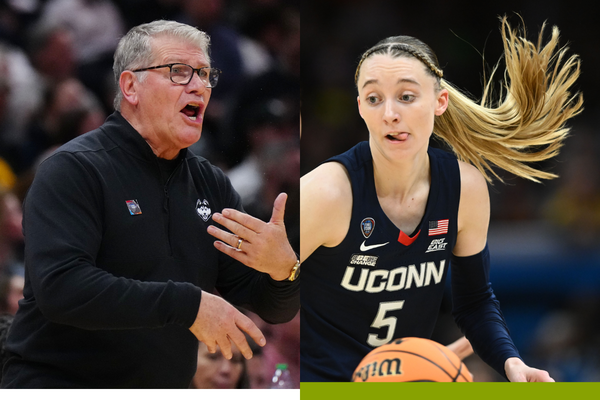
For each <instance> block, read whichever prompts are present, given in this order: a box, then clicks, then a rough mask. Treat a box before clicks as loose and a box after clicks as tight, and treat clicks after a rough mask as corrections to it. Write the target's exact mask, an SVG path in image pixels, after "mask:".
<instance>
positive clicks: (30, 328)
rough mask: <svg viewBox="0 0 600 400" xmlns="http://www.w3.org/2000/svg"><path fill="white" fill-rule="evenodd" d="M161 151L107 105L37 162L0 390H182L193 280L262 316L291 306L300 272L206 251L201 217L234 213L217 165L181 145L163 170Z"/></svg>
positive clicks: (197, 298) (272, 318) (197, 292)
mask: <svg viewBox="0 0 600 400" xmlns="http://www.w3.org/2000/svg"><path fill="white" fill-rule="evenodd" d="M159 161H160V160H159V159H158V158H157V157H156V156H155V155H154V153H153V152H152V150H151V148H150V146H149V145H148V144H147V143H146V141H145V140H144V139H143V138H142V137H141V136H140V134H139V133H138V132H137V131H136V130H135V129H134V128H133V127H132V126H131V125H130V124H129V123H128V122H127V121H126V120H125V119H124V118H123V116H121V115H120V114H119V113H118V112H115V113H113V114H112V115H111V116H110V117H109V118H108V119H107V121H106V122H105V123H104V124H103V125H102V127H100V128H99V129H96V130H94V131H92V132H90V133H87V134H85V135H83V136H81V137H79V138H77V139H75V140H73V141H71V142H69V143H67V144H66V145H64V146H62V147H61V148H60V149H58V150H57V151H56V152H55V153H54V154H53V155H52V156H50V157H49V158H48V159H46V160H45V161H44V162H43V163H42V164H41V165H40V167H39V169H38V172H37V174H36V177H35V179H34V182H33V184H32V186H31V188H30V191H29V193H28V195H27V197H26V200H25V204H24V223H23V225H24V233H25V243H26V250H25V253H26V255H25V256H26V260H25V263H26V277H25V289H24V299H23V300H21V302H20V305H19V311H18V313H17V315H16V318H15V320H14V323H13V326H12V329H11V332H10V335H9V338H8V341H7V348H8V350H9V351H11V352H12V353H13V354H14V355H13V357H12V358H11V359H10V360H9V362H8V363H7V365H6V366H5V371H4V377H3V380H2V386H3V387H105V388H120V387H146V388H149V387H161V388H177V387H181V388H185V387H188V385H189V382H190V380H191V378H192V376H193V374H194V372H195V370H196V360H197V345H198V342H197V339H196V338H195V336H194V335H193V334H192V333H191V332H190V331H189V329H188V328H189V327H190V326H191V325H192V323H193V322H194V320H195V318H196V315H197V312H198V307H199V305H200V302H201V290H205V291H207V292H211V291H213V289H215V288H216V289H217V290H218V291H219V293H220V294H221V295H223V297H224V298H225V299H227V300H228V301H230V302H231V303H233V304H236V305H240V306H243V307H246V308H248V309H250V310H252V311H255V312H257V313H258V314H259V315H260V316H261V317H262V318H263V319H265V320H266V321H268V322H271V323H279V322H285V321H288V320H290V319H291V318H293V316H294V315H295V314H296V312H297V311H298V308H299V281H295V282H286V281H284V282H277V281H274V280H273V279H271V278H270V277H269V276H268V275H266V274H263V273H260V272H257V271H255V270H253V269H251V268H248V267H246V266H244V265H242V264H241V263H239V262H237V261H235V260H233V259H231V258H229V257H228V256H226V255H225V254H222V253H220V252H219V251H218V250H216V249H215V248H214V246H213V242H214V241H215V239H214V238H213V237H212V236H210V235H209V234H208V233H207V231H206V230H207V227H208V226H209V225H210V224H212V223H213V221H212V218H211V217H212V213H214V212H220V211H221V210H222V209H223V208H236V209H239V210H241V209H242V207H241V200H240V197H239V195H238V194H237V193H236V192H235V190H234V189H233V188H232V186H231V184H230V182H229V180H228V178H227V177H226V176H225V174H224V173H223V172H222V171H221V170H220V169H218V168H216V167H214V166H212V165H211V164H210V163H209V162H208V161H207V160H206V159H204V158H202V157H199V156H197V155H194V154H193V153H192V152H191V151H187V150H185V149H184V150H182V151H181V153H180V155H179V157H178V162H176V165H174V166H173V167H172V168H171V169H172V172H170V174H169V175H168V176H167V179H164V178H162V179H161V167H160V162H159ZM250 340H251V339H250Z"/></svg>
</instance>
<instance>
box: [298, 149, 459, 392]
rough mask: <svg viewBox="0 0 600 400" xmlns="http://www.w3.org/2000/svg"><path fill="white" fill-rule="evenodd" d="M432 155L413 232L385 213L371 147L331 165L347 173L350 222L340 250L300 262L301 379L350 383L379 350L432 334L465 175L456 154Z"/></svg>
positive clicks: (318, 253) (324, 251)
mask: <svg viewBox="0 0 600 400" xmlns="http://www.w3.org/2000/svg"><path fill="white" fill-rule="evenodd" d="M428 154H429V160H430V166H431V187H430V190H429V197H428V199H427V205H426V208H425V214H424V216H423V218H422V220H421V222H420V224H419V226H418V227H417V228H416V230H415V231H414V232H402V231H400V229H398V228H397V227H396V226H395V225H394V224H393V223H392V222H391V221H390V220H389V218H388V217H387V216H386V214H385V213H384V211H383V210H382V208H381V206H380V204H379V201H378V199H377V193H376V190H375V182H374V177H373V159H372V156H371V151H370V148H369V144H368V142H362V143H359V144H358V145H356V146H354V147H353V148H352V149H350V150H349V151H347V152H346V153H344V154H341V155H339V156H336V157H333V158H331V159H329V160H328V161H336V162H340V163H342V164H343V165H344V167H345V168H346V169H347V171H348V174H349V176H350V181H351V184H352V196H353V197H352V198H353V203H352V219H351V221H350V227H349V229H348V233H347V235H346V237H345V238H344V240H343V241H342V242H341V243H340V244H339V245H338V246H336V247H332V248H329V247H324V246H321V247H319V248H318V249H317V250H315V251H314V253H313V254H311V256H310V257H308V258H307V259H306V260H305V261H304V262H303V263H302V294H301V337H302V340H301V380H302V381H303V382H318V381H334V382H343V381H350V380H351V378H352V373H353V372H354V369H355V368H356V366H357V365H358V363H359V362H360V361H361V360H362V358H363V357H364V356H365V355H366V354H367V353H368V352H369V351H371V350H373V349H374V348H375V347H378V346H381V345H383V344H385V343H388V342H390V341H391V340H392V339H395V338H400V337H408V336H417V337H425V338H429V337H430V336H431V334H432V331H433V328H434V326H435V323H436V319H437V315H438V312H439V308H440V303H441V300H442V296H443V292H444V282H445V279H446V275H447V272H448V269H449V267H450V257H451V254H452V249H453V248H454V245H455V243H456V233H457V216H458V203H459V197H460V173H459V169H458V161H457V160H456V157H455V156H453V155H451V154H448V153H446V152H444V151H442V150H439V149H434V148H429V150H428ZM327 223H328V221H323V224H327Z"/></svg>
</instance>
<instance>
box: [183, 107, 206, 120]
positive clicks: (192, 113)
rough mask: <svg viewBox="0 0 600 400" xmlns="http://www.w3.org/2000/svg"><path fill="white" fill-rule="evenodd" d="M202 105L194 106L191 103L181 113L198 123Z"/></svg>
mask: <svg viewBox="0 0 600 400" xmlns="http://www.w3.org/2000/svg"><path fill="white" fill-rule="evenodd" d="M200 111H201V108H200V105H198V104H194V103H190V104H188V105H186V106H185V107H184V108H183V109H182V110H181V112H182V113H184V114H185V115H187V117H188V118H189V119H191V120H192V121H196V119H198V116H199V115H200Z"/></svg>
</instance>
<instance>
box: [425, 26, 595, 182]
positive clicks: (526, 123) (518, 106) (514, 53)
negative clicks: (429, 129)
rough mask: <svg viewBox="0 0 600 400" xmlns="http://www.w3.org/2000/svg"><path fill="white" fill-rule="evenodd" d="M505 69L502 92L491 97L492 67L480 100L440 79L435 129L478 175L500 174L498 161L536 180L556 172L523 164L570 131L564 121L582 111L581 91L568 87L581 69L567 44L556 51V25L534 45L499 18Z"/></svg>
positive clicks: (547, 152)
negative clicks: (444, 93) (444, 101)
mask: <svg viewBox="0 0 600 400" xmlns="http://www.w3.org/2000/svg"><path fill="white" fill-rule="evenodd" d="M501 21H502V28H501V32H502V39H503V41H504V59H505V63H506V71H505V74H504V81H503V83H502V87H503V91H504V92H505V93H504V95H502V93H501V94H500V98H501V99H500V101H498V102H497V104H494V101H493V99H492V87H493V76H494V72H495V71H496V70H497V68H498V66H496V67H495V68H494V71H493V72H492V74H491V76H490V78H489V79H488V81H487V83H486V85H485V87H484V91H483V97H482V99H481V101H480V103H479V104H477V103H476V102H475V101H473V100H472V99H470V98H469V97H468V96H466V95H465V94H463V93H462V92H461V91H460V90H458V89H457V88H455V87H454V86H453V85H452V84H451V83H449V82H447V81H445V80H443V79H441V87H442V88H445V89H447V90H448V92H449V103H448V109H447V110H446V112H445V113H444V114H442V115H441V116H439V117H436V120H435V125H434V134H435V135H436V136H438V137H440V138H441V139H443V140H444V141H445V142H446V143H448V144H449V145H450V147H451V148H452V150H453V151H454V153H455V154H456V155H457V157H458V158H459V159H460V160H462V161H466V162H468V163H471V164H473V165H474V166H475V167H477V168H478V169H479V171H481V173H482V174H483V176H484V177H485V178H486V179H487V180H488V181H491V180H492V178H491V176H490V174H491V175H493V176H495V177H496V178H498V179H500V180H501V181H502V179H501V178H500V177H499V176H498V174H497V173H496V172H495V171H494V170H493V166H497V167H499V168H501V169H503V170H506V171H509V172H511V173H513V174H515V175H517V176H520V177H523V178H526V179H530V180H532V181H535V182H539V179H552V178H555V177H556V175H555V174H552V173H549V172H544V171H540V170H538V169H536V168H535V167H532V166H529V165H527V163H532V162H538V161H543V160H547V159H549V158H552V157H554V156H555V155H557V154H558V151H559V149H560V147H561V146H562V145H563V141H564V139H565V138H566V137H567V135H568V133H569V128H568V127H567V126H566V125H565V124H566V121H567V120H568V119H569V118H571V117H573V116H575V115H577V114H579V113H580V112H581V111H582V110H583V96H582V95H581V94H571V92H570V91H569V90H570V88H571V87H572V86H573V84H574V83H575V81H576V80H577V78H578V76H579V74H580V61H579V58H578V56H577V55H572V56H570V57H568V58H566V52H567V48H566V47H563V48H561V49H559V50H558V51H556V49H557V46H558V41H559V31H558V28H557V27H553V28H552V35H551V38H550V40H549V41H548V43H547V44H546V45H545V46H542V34H543V31H544V26H542V29H541V31H540V34H539V37H538V42H537V44H534V43H532V42H530V41H528V40H527V39H525V37H524V36H525V34H524V32H523V37H520V36H518V32H516V31H514V30H512V29H511V28H510V26H509V24H508V22H507V20H506V17H504V18H502V20H501Z"/></svg>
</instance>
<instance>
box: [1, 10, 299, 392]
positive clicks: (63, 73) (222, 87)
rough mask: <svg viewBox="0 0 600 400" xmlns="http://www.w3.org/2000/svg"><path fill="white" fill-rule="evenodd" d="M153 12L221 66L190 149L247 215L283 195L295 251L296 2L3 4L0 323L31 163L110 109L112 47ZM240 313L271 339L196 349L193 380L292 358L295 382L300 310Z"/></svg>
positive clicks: (10, 303)
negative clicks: (223, 178)
mask: <svg viewBox="0 0 600 400" xmlns="http://www.w3.org/2000/svg"><path fill="white" fill-rule="evenodd" d="M155 19H170V20H176V21H179V22H184V23H188V24H190V25H192V26H196V27H198V28H199V29H201V30H203V31H205V32H207V33H208V34H209V35H210V36H211V59H212V65H213V66H214V67H217V68H219V69H221V70H222V71H223V73H222V76H221V79H220V80H219V86H218V87H217V88H216V89H215V90H214V91H213V93H212V97H211V100H210V104H209V106H208V108H207V111H206V116H205V122H204V127H203V132H202V138H201V139H200V141H199V142H198V143H197V144H196V145H194V146H193V147H194V151H195V152H196V153H198V154H200V155H202V156H205V157H206V158H208V159H209V160H210V161H211V162H212V163H213V164H216V165H218V166H219V167H221V168H222V169H223V170H224V171H226V173H227V174H228V175H229V176H230V178H231V180H232V183H233V185H234V187H235V188H236V189H237V190H238V191H239V192H240V194H241V195H242V198H243V201H244V207H245V209H246V211H248V212H249V213H250V214H252V215H255V216H257V217H259V218H261V219H263V220H268V219H269V218H270V216H271V211H272V205H273V201H274V200H275V197H276V196H277V194H279V193H280V192H282V191H285V192H287V193H288V195H289V197H288V202H287V207H286V219H285V223H286V228H287V230H288V236H289V239H290V242H291V243H292V245H293V247H294V248H295V250H296V251H297V252H298V251H299V189H298V181H299V177H300V175H299V171H300V149H299V110H300V98H299V97H300V87H299V83H300V81H299V78H300V63H299V62H300V59H299V57H300V1H299V0H298V1H296V0H292V1H283V0H120V1H116V0H115V1H112V0H0V321H1V322H2V326H4V324H5V322H6V321H8V320H10V318H11V316H12V315H14V313H15V312H16V310H17V307H18V305H17V302H18V300H19V299H20V298H21V297H22V291H23V283H24V266H23V250H24V243H23V235H22V230H21V220H22V209H21V204H22V201H23V198H24V196H25V194H26V192H27V189H28V187H29V185H30V183H31V181H32V179H33V176H34V175H35V171H36V167H37V165H39V163H40V162H41V161H42V160H43V159H44V158H45V157H46V156H47V155H48V154H50V153H51V152H52V151H54V150H55V149H56V148H57V147H58V146H60V145H61V144H63V143H65V142H67V141H68V140H70V139H72V138H74V137H76V136H78V135H80V134H83V133H85V132H87V131H89V130H92V129H94V128H96V127H98V126H100V125H101V124H102V123H103V121H104V119H105V118H106V117H107V116H108V115H109V114H110V113H112V111H113V106H112V103H113V98H114V93H115V90H117V88H116V86H115V83H114V78H113V74H112V62H113V58H112V56H113V53H114V50H115V48H116V45H117V43H118V41H119V39H120V38H121V37H122V36H123V35H124V34H125V33H126V32H127V31H128V30H129V29H130V28H131V27H133V26H135V25H138V24H141V23H144V22H150V21H152V20H155ZM248 314H250V316H251V317H252V318H253V319H254V320H255V322H256V323H257V324H258V325H259V327H260V328H261V329H262V331H263V333H264V334H265V336H266V338H267V342H268V344H267V345H266V346H265V347H264V348H255V351H254V352H255V357H254V358H253V359H252V360H251V361H247V362H246V361H245V360H244V359H243V357H241V355H240V354H237V355H236V356H235V357H234V358H233V359H232V360H231V361H228V360H226V359H224V358H223V357H222V356H221V355H220V354H214V355H211V354H209V353H208V352H207V351H206V348H205V347H204V346H203V345H202V344H201V346H200V351H199V355H198V362H199V365H202V368H199V369H198V371H199V373H198V376H197V377H196V378H195V379H194V382H193V384H192V386H193V387H198V388H213V387H214V388H217V387H219V388H220V387H230V388H236V387H252V388H266V387H269V385H270V380H271V377H272V375H273V373H274V371H275V366H276V364H278V363H286V364H288V368H289V370H290V372H291V375H292V379H293V382H292V385H293V386H294V387H299V340H300V339H299V335H300V332H299V316H296V318H295V319H294V320H293V321H291V322H290V323H287V324H282V325H277V326H272V325H268V324H266V323H264V322H263V321H262V320H260V318H258V317H257V316H256V315H253V314H252V313H248ZM0 331H2V332H0V337H1V336H2V335H3V334H4V331H3V329H0ZM249 341H250V340H249ZM148 351H152V349H148Z"/></svg>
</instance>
